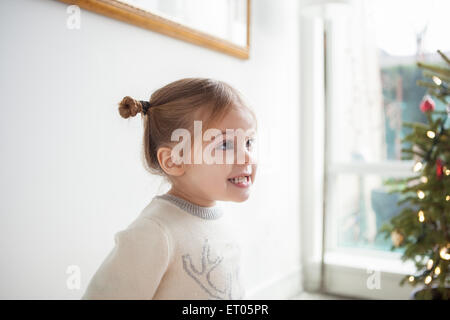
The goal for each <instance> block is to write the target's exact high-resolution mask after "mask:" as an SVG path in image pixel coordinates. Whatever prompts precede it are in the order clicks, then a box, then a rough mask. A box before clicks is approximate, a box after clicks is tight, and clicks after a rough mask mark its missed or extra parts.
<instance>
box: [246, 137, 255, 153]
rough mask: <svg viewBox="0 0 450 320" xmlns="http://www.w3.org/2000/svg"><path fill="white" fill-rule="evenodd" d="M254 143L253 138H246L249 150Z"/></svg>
mask: <svg viewBox="0 0 450 320" xmlns="http://www.w3.org/2000/svg"><path fill="white" fill-rule="evenodd" d="M254 143H255V139H253V138H252V139H248V140H247V148H248V149H249V150H250V149H251V148H252V147H253V144H254Z"/></svg>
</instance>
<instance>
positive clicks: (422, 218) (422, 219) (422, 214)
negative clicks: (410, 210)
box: [418, 210, 425, 222]
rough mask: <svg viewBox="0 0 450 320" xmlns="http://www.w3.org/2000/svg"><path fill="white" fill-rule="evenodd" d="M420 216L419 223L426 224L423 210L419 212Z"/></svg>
mask: <svg viewBox="0 0 450 320" xmlns="http://www.w3.org/2000/svg"><path fill="white" fill-rule="evenodd" d="M418 216H419V221H420V222H424V221H425V215H424V213H423V211H422V210H420V211H419V213H418Z"/></svg>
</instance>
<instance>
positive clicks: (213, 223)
mask: <svg viewBox="0 0 450 320" xmlns="http://www.w3.org/2000/svg"><path fill="white" fill-rule="evenodd" d="M119 113H120V115H121V116H122V117H123V118H128V117H132V116H135V115H137V114H138V113H141V114H142V118H143V121H144V139H143V144H144V145H143V148H144V149H143V151H144V155H145V165H146V169H148V170H149V171H150V172H151V173H154V174H158V175H162V176H163V177H164V178H166V179H167V181H168V182H169V183H170V185H171V188H170V190H169V191H168V192H167V193H166V194H162V195H157V196H155V197H154V198H153V199H152V200H151V202H150V203H149V204H148V205H147V206H146V207H145V208H144V209H143V210H142V212H141V213H140V215H139V216H137V218H136V219H135V220H134V221H133V222H132V223H131V224H130V225H129V226H128V227H127V228H126V229H124V230H122V231H119V232H117V233H116V234H115V237H114V239H115V247H114V248H113V249H112V251H111V252H110V253H109V255H108V256H107V257H106V258H105V260H104V261H103V263H102V264H101V265H100V267H99V269H98V270H97V271H96V273H95V274H94V276H93V277H92V279H91V281H90V283H89V285H88V287H87V290H86V292H85V294H84V295H83V297H82V299H183V300H189V299H244V295H245V289H244V288H243V286H242V280H241V277H240V276H239V264H240V248H239V245H238V243H237V242H236V240H235V239H233V237H232V236H231V234H232V232H230V231H231V230H230V228H232V226H231V225H229V224H227V223H225V220H224V219H223V215H224V212H223V209H222V208H221V207H219V206H218V205H216V201H235V202H242V201H245V200H247V199H248V197H249V195H250V189H251V186H252V185H253V183H254V181H255V174H256V167H257V165H256V162H255V157H254V146H253V143H254V139H255V137H254V136H255V134H256V117H255V114H254V113H253V111H252V110H251V109H250V108H249V107H248V106H247V105H246V104H245V103H244V101H243V98H242V97H241V96H240V94H239V92H238V91H237V90H236V89H234V88H232V87H231V86H230V85H228V84H226V83H224V82H222V81H217V80H212V79H205V78H186V79H181V80H178V81H175V82H172V83H170V84H168V85H166V86H164V87H162V88H160V89H159V90H157V91H155V92H154V93H153V94H152V96H151V99H150V101H137V100H134V99H133V98H131V97H128V96H127V97H125V98H123V100H122V101H121V102H120V104H119ZM199 123H201V125H202V130H205V129H212V130H215V131H212V132H214V133H216V134H215V135H212V136H211V138H210V139H207V140H208V141H204V140H205V139H202V138H203V134H201V132H200V134H199V133H198V130H197V129H198V124H199ZM196 127H197V128H196ZM177 130H181V131H177ZM227 130H233V132H235V131H239V130H241V131H245V132H246V133H249V134H248V135H247V136H246V137H245V138H244V139H239V137H240V136H239V135H234V136H232V137H231V139H229V135H226V136H224V135H223V134H220V133H222V132H226V131H227ZM196 131H197V132H196ZM175 132H183V133H186V132H187V133H190V134H194V137H193V138H194V139H193V140H194V141H193V142H192V140H189V139H188V138H189V137H186V136H183V141H182V142H184V143H185V144H184V145H183V144H182V145H183V146H184V147H186V146H187V148H184V149H182V150H181V152H180V153H179V155H180V157H182V159H183V160H182V161H177V157H176V154H175V153H174V150H175V149H177V150H179V148H178V147H179V146H180V144H179V143H180V142H179V141H178V140H176V141H174V139H173V136H174V133H175ZM210 132H211V131H210ZM175 136H176V135H175ZM205 136H206V134H205ZM185 138H186V141H185ZM199 138H200V139H201V140H200V143H198V139H199ZM196 139H197V140H196ZM199 147H200V148H199ZM200 149H201V150H205V151H201V150H200ZM207 150H209V151H210V153H207V152H206V151H207ZM226 154H231V155H233V156H234V157H233V158H232V161H228V160H227V161H226V163H222V162H220V161H216V162H215V163H211V161H209V160H211V159H205V156H206V158H208V157H214V159H216V160H217V159H220V158H221V157H222V156H223V157H222V159H225V158H226ZM239 154H240V155H242V157H241V161H239ZM199 155H200V156H203V158H202V157H201V159H202V161H200V162H198V161H195V159H199V158H198V157H199ZM179 159H180V158H178V160H179ZM224 161H225V160H224Z"/></svg>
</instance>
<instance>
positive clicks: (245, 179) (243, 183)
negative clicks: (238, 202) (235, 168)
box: [228, 176, 252, 188]
mask: <svg viewBox="0 0 450 320" xmlns="http://www.w3.org/2000/svg"><path fill="white" fill-rule="evenodd" d="M228 181H229V182H230V183H232V184H233V185H235V186H237V187H241V188H246V187H248V186H250V185H251V184H252V178H251V176H241V177H237V178H231V179H228Z"/></svg>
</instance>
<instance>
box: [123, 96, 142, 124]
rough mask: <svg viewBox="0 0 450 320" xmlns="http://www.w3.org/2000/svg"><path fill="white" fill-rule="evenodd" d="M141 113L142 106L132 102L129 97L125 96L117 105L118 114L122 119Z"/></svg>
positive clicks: (137, 102)
mask: <svg viewBox="0 0 450 320" xmlns="http://www.w3.org/2000/svg"><path fill="white" fill-rule="evenodd" d="M141 111H142V105H141V103H140V102H139V101H137V100H134V99H133V98H132V97H130V96H126V97H124V98H123V99H122V101H120V103H119V113H120V115H121V116H122V118H125V119H127V118H129V117H134V116H135V115H137V114H138V113H139V112H141Z"/></svg>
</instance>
